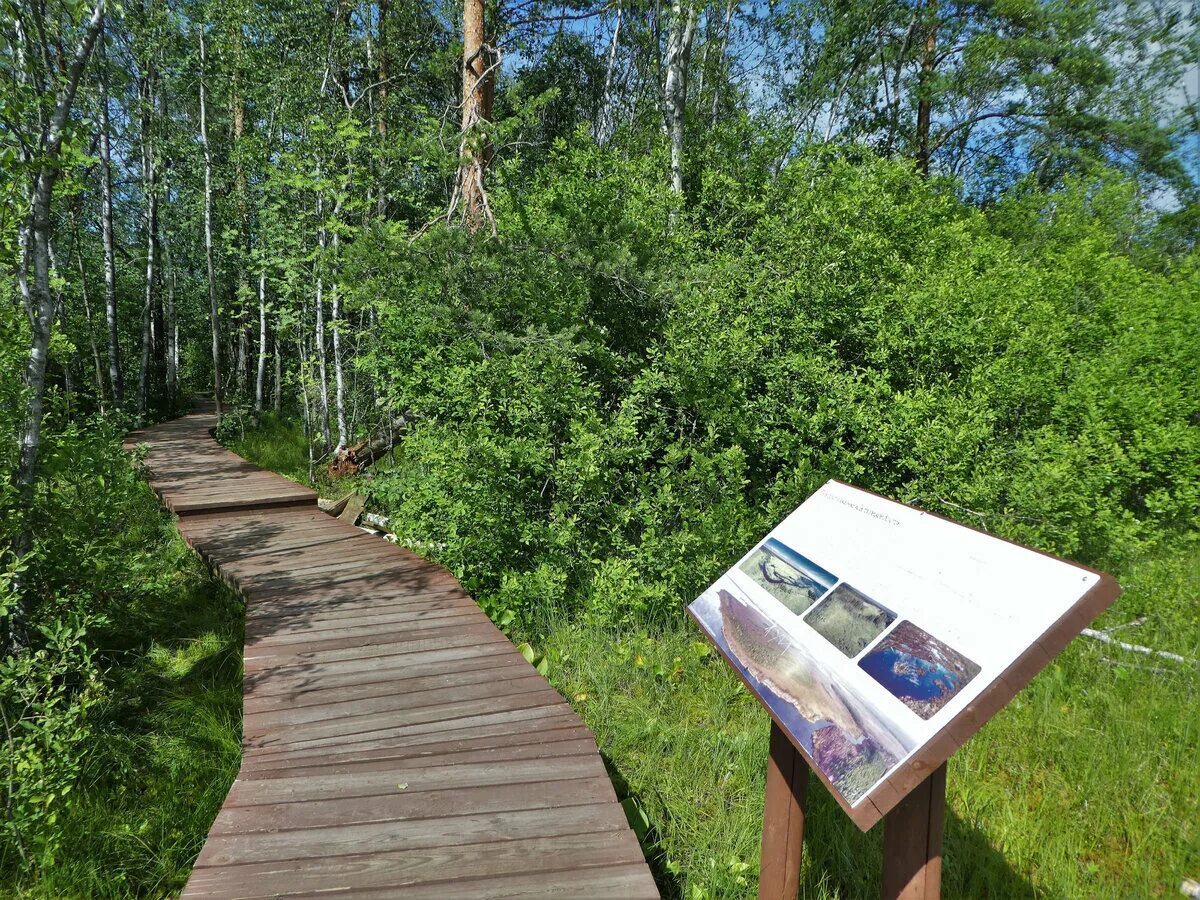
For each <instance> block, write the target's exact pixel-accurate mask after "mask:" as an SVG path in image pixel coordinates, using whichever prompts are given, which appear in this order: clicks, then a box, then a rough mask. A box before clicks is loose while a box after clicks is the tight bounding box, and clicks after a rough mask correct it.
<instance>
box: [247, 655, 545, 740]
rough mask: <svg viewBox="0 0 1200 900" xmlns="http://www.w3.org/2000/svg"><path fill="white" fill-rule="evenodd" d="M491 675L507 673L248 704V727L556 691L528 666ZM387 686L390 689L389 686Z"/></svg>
mask: <svg viewBox="0 0 1200 900" xmlns="http://www.w3.org/2000/svg"><path fill="white" fill-rule="evenodd" d="M491 671H493V672H495V671H499V672H501V673H503V677H496V678H486V679H478V680H477V681H476V682H475V683H473V684H458V685H450V686H447V687H444V688H439V689H432V690H427V691H422V692H418V693H411V692H408V691H405V692H397V691H396V690H395V689H394V688H393V689H392V690H390V691H389V690H383V689H381V688H380V687H379V685H378V684H373V685H370V686H369V690H354V691H350V692H347V691H339V692H336V693H340V694H341V695H342V696H341V697H340V698H338V697H337V696H335V695H333V694H330V693H329V692H322V693H321V695H320V696H317V697H313V696H311V695H308V694H304V695H301V696H300V697H297V698H296V702H286V703H279V702H276V703H274V704H272V705H271V706H268V707H264V706H262V705H257V704H256V705H254V706H250V705H249V704H247V707H246V715H245V720H246V722H247V723H248V725H247V727H252V728H253V729H254V730H255V731H258V730H259V729H262V728H267V727H270V726H271V725H288V724H298V723H301V722H306V721H330V715H329V711H330V710H339V709H340V710H343V711H344V713H343V715H349V714H353V715H355V716H361V715H365V714H367V713H379V712H389V711H395V712H399V711H401V710H403V711H406V712H412V711H415V710H419V709H427V708H435V709H443V708H445V704H447V703H452V702H460V703H461V702H467V701H481V700H489V699H498V698H501V697H514V696H517V695H519V694H527V693H531V692H541V693H544V694H546V696H550V692H552V691H553V690H554V689H553V688H551V687H550V686H549V685H547V684H546V681H545V679H544V678H542V677H541V676H540V675H538V674H537V673H536V672H534V671H533V669H532V668H529V667H528V666H527V667H526V668H525V669H524V670H522V669H520V668H517V667H515V666H514V667H513V668H512V669H511V670H491ZM384 684H385V686H386V684H387V683H386V682H385V683H384ZM555 695H556V696H557V694H555ZM300 701H302V702H300ZM351 711H353V712H352V713H351Z"/></svg>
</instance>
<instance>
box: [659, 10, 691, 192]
mask: <svg viewBox="0 0 1200 900" xmlns="http://www.w3.org/2000/svg"><path fill="white" fill-rule="evenodd" d="M685 3H686V4H687V10H686V11H685V10H684V8H683V7H684V4H685ZM698 16H699V10H698V8H697V6H696V4H695V2H694V0H673V2H672V4H671V34H670V36H669V37H668V39H667V80H666V86H665V88H664V91H663V94H664V96H663V109H664V112H665V113H666V123H667V132H668V134H669V136H670V139H671V190H672V191H674V192H675V193H676V194H678V195H682V194H683V137H684V134H683V126H684V119H685V114H686V112H687V71H688V59H689V57H690V56H691V52H692V37H693V35H694V34H695V32H696V20H697V18H698ZM677 206H678V204H677Z"/></svg>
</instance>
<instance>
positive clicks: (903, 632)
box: [859, 621, 979, 719]
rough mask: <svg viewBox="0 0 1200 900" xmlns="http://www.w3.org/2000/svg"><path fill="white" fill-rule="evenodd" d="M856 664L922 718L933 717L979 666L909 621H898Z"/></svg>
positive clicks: (977, 670)
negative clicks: (889, 632) (890, 631)
mask: <svg viewBox="0 0 1200 900" xmlns="http://www.w3.org/2000/svg"><path fill="white" fill-rule="evenodd" d="M859 666H860V667H861V668H862V669H863V671H865V672H866V673H867V674H868V675H870V676H871V677H872V678H874V679H875V680H876V681H878V682H879V683H880V684H881V685H883V686H884V687H885V688H887V689H888V691H889V692H890V693H891V694H892V695H893V696H895V697H896V698H897V699H898V700H899V701H900V702H901V703H903V704H904V705H905V706H907V707H908V708H909V709H911V710H912V711H913V712H915V713H916V714H917V715H918V716H920V717H921V718H922V719H929V718H932V717H933V716H934V715H936V714H937V712H938V711H939V710H940V709H941V708H942V707H944V706H945V705H946V704H947V703H949V702H950V700H951V699H952V698H953V697H954V695H955V694H957V693H958V692H959V691H961V690H962V689H963V688H964V687H966V685H967V683H968V682H970V680H971V679H972V678H974V677H975V676H976V675H978V674H979V666H977V665H976V664H975V663H973V662H971V660H969V659H967V658H966V657H965V656H963V655H962V654H961V653H959V652H958V651H957V650H955V649H954V648H952V647H950V646H948V645H946V644H944V643H942V642H941V641H939V640H938V639H937V638H935V637H934V636H933V635H931V634H929V633H928V632H926V631H924V630H923V629H921V628H918V627H917V626H916V625H914V624H913V623H912V622H907V621H905V622H901V623H900V624H899V625H897V626H896V627H895V629H894V630H893V631H892V633H891V634H889V635H888V636H887V637H885V638H884V639H883V640H882V641H880V642H879V644H878V646H876V647H875V648H873V649H872V650H871V652H870V653H868V654H867V655H866V656H864V657H863V658H862V660H861V661H860V662H859Z"/></svg>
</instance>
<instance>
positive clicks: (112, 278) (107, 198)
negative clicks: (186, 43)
mask: <svg viewBox="0 0 1200 900" xmlns="http://www.w3.org/2000/svg"><path fill="white" fill-rule="evenodd" d="M101 32H102V33H101V37H100V185H101V188H102V191H103V195H104V196H103V204H104V205H103V207H102V212H101V215H100V226H101V231H102V233H103V238H104V318H105V321H106V324H107V325H108V380H109V383H110V384H111V385H112V397H113V404H114V405H115V406H117V408H118V409H119V408H120V407H121V406H122V405H123V404H124V403H125V376H124V375H123V374H122V372H121V338H120V333H119V331H118V327H117V326H118V321H117V260H116V253H115V252H114V250H113V195H112V144H111V139H110V136H109V122H108V54H107V51H106V49H105V41H106V39H105V37H104V35H103V25H101Z"/></svg>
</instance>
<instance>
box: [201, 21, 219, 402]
mask: <svg viewBox="0 0 1200 900" xmlns="http://www.w3.org/2000/svg"><path fill="white" fill-rule="evenodd" d="M204 27H205V26H204V25H203V24H201V25H200V26H199V27H198V28H197V29H196V33H197V35H198V40H199V43H200V146H201V147H202V148H203V150H204V261H205V269H206V270H207V274H208V314H209V322H210V323H211V326H212V364H213V399H214V400H215V402H216V407H217V419H218V420H220V418H221V414H222V409H221V403H222V391H221V386H222V385H221V317H220V307H219V306H218V305H217V274H216V271H215V266H214V264H213V187H212V179H213V159H212V145H210V144H209V142H208V92H207V89H206V87H205V78H206V77H207V74H208V73H207V62H208V55H207V53H206V51H205V46H204Z"/></svg>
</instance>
